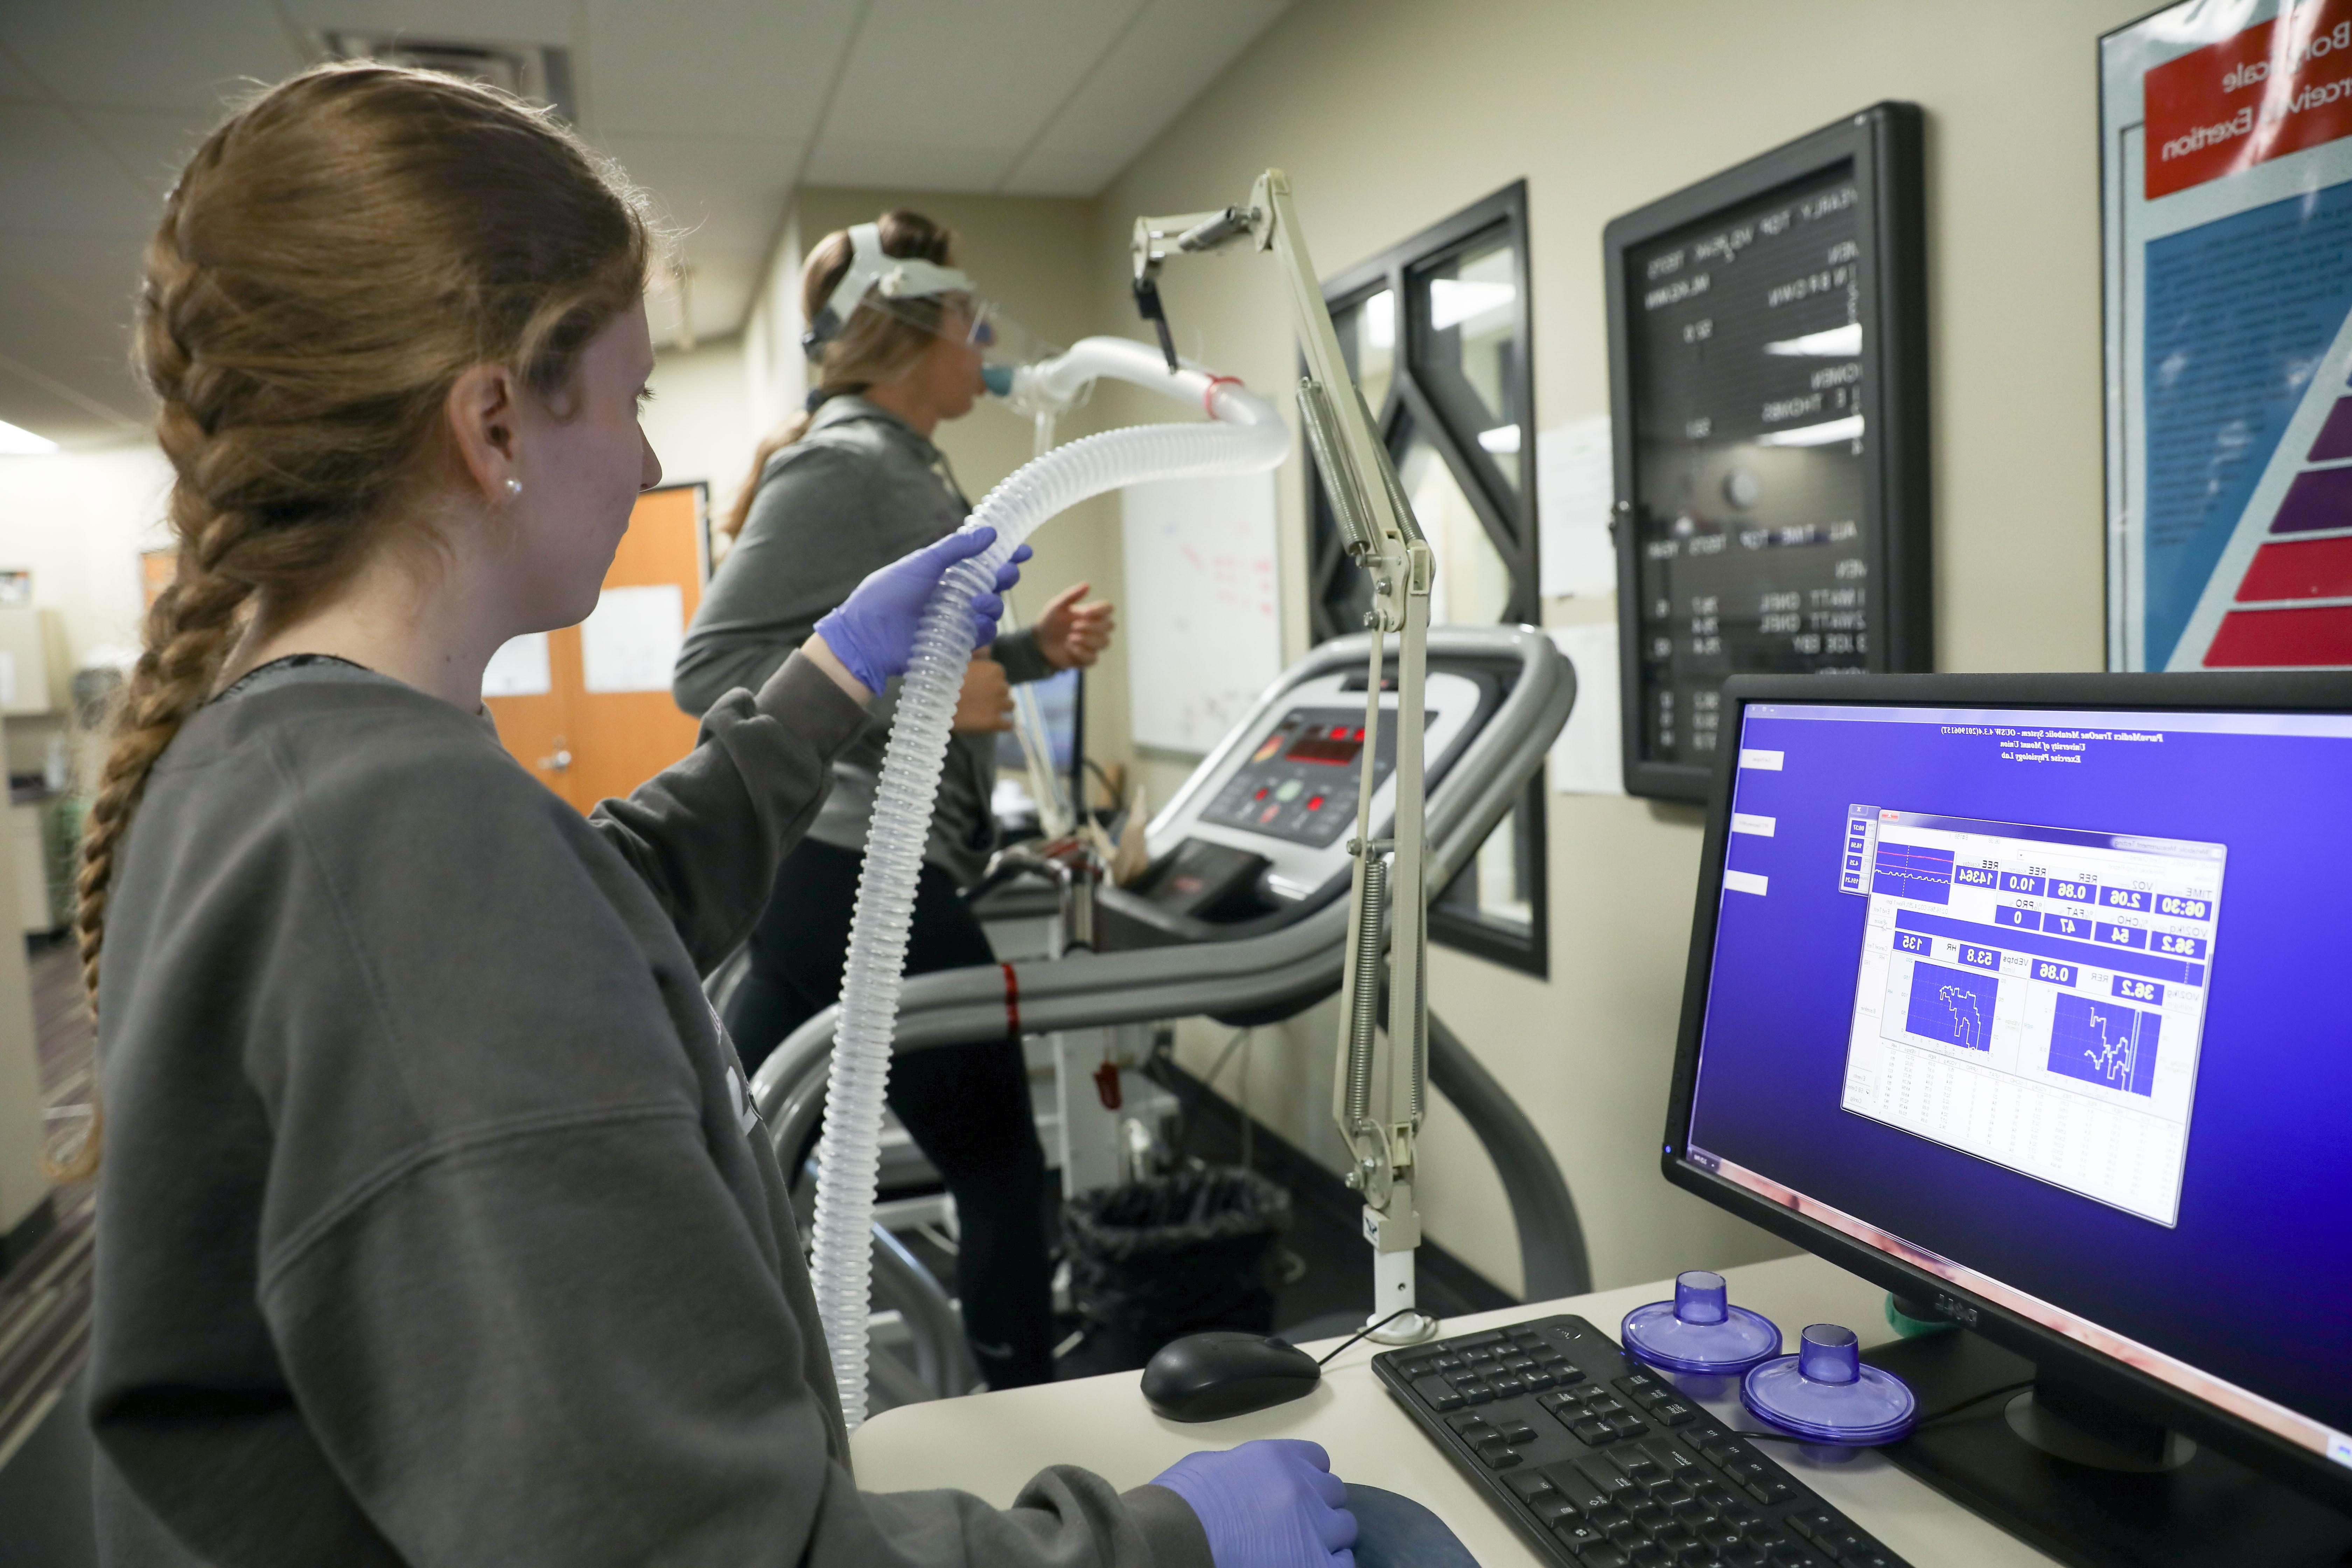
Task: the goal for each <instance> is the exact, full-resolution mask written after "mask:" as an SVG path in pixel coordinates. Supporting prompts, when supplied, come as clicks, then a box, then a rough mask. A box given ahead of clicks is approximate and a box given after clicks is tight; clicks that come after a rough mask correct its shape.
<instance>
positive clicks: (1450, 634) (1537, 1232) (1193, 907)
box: [709, 626, 1591, 1402]
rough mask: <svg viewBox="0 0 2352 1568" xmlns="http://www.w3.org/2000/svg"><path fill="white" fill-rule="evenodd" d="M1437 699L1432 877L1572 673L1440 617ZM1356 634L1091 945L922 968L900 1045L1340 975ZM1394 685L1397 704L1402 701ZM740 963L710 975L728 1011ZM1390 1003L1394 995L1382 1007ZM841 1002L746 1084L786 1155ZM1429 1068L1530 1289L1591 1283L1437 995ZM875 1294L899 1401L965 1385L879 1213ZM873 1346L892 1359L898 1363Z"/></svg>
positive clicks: (811, 1106) (1544, 724)
mask: <svg viewBox="0 0 2352 1568" xmlns="http://www.w3.org/2000/svg"><path fill="white" fill-rule="evenodd" d="M1428 649H1429V654H1428V658H1429V675H1428V682H1427V689H1426V694H1425V706H1424V710H1423V711H1424V713H1425V715H1426V724H1427V740H1426V755H1427V758H1428V763H1427V781H1428V782H1427V786H1426V787H1427V793H1426V810H1427V822H1428V860H1429V879H1430V880H1429V885H1430V886H1431V887H1432V888H1439V889H1442V888H1444V886H1445V885H1446V884H1447V883H1448V882H1450V881H1451V880H1452V879H1453V878H1454V875H1455V874H1456V873H1457V872H1458V871H1460V870H1461V868H1463V867H1464V866H1465V865H1467V864H1468V863H1469V861H1470V859H1471V857H1472V856H1474V855H1475V853H1476V852H1477V849H1478V847H1479V846H1480V845H1481V844H1482V843H1484V842H1485V840H1486V836H1487V835H1488V834H1489V833H1490V832H1492V831H1493V830H1494V829H1495V828H1496V826H1498V825H1499V824H1500V823H1501V822H1502V821H1503V819H1504V818H1505V817H1506V816H1507V815H1508V814H1509V812H1510V810H1511V808H1512V807H1513V806H1514V805H1516V804H1517V802H1518V800H1519V799H1520V798H1521V797H1522V796H1523V795H1525V793H1526V790H1527V786H1528V781H1529V780H1530V779H1532V778H1533V777H1534V776H1535V775H1536V773H1537V771H1538V769H1539V768H1541V767H1542V765H1543V760H1544V755H1545V753H1546V752H1547V751H1549V748H1550V745H1551V743H1552V741H1553V739H1554V738H1555V737H1556V736H1557V735H1558V734H1559V730H1560V727H1561V726H1562V725H1563V724H1564V723H1565V722H1566V721H1567V720H1568V714H1569V710H1570V707H1571V706H1572V705H1573V703H1574V700H1575V695H1576V677H1575V673H1574V671H1573V670H1572V669H1571V668H1570V666H1569V663H1568V660H1567V659H1566V658H1564V657H1562V656H1561V654H1560V652H1559V648H1558V647H1557V646H1556V645H1555V644H1554V643H1553V642H1552V640H1551V638H1550V637H1548V636H1546V635H1545V634H1544V633H1543V632H1541V631H1539V630H1538V629H1537V628H1535V627H1532V626H1491V627H1483V626H1482V627H1474V626H1436V627H1433V628H1431V630H1430V632H1429V642H1428ZM1370 651H1371V646H1370V640H1369V637H1366V636H1363V635H1359V636H1354V637H1339V638H1335V639H1334V640H1332V641H1330V642H1327V643H1325V644H1323V645H1322V646H1321V647H1318V648H1316V649H1315V650H1314V651H1312V652H1311V653H1309V654H1308V655H1307V657H1306V658H1303V659H1301V660H1299V661H1298V662H1297V664H1295V665H1293V666H1292V667H1291V668H1288V669H1287V670H1286V671H1284V672H1283V674H1282V675H1281V676H1280V677H1279V678H1277V679H1276V680H1275V682H1274V683H1273V684H1272V685H1271V686H1269V687H1268V688H1267V689H1265V692H1264V694H1262V695H1261V696H1260V697H1259V699H1258V700H1257V702H1256V704H1255V706H1254V707H1253V708H1252V709H1251V710H1250V712H1249V714H1248V716H1247V717H1245V718H1244V719H1243V720H1242V721H1241V722H1240V723H1238V724H1236V725H1235V726H1234V728H1233V730H1232V731H1229V732H1228V733H1227V734H1226V736H1225V738H1224V739H1223V741H1222V742H1220V743H1219V744H1218V746H1217V748H1216V749H1215V750H1214V751H1213V752H1211V753H1210V754H1209V756H1208V757H1207V758H1206V759H1205V760H1204V761H1203V762H1202V763H1201V765H1200V766H1199V767H1198V768H1196V769H1195V770H1194V771H1193V773H1192V777H1191V778H1190V779H1188V780H1187V781H1186V782H1185V784H1184V785H1183V787H1182V788H1181V790H1179V791H1178V793H1177V795H1176V796H1175V798H1174V799H1173V800H1171V801H1170V802H1169V804H1168V805H1167V806H1166V807H1165V809H1163V810H1162V811H1160V814H1159V815H1158V816H1155V817H1154V818H1153V819H1152V821H1151V823H1150V826H1149V827H1148V828H1147V829H1146V834H1145V837H1146V847H1147V849H1148V851H1149V855H1150V861H1149V864H1148V866H1147V868H1146V870H1145V871H1144V873H1143V875H1142V876H1141V877H1140V878H1139V879H1137V881H1136V882H1135V883H1134V884H1133V885H1132V886H1130V887H1127V888H1117V887H1111V886H1108V885H1107V886H1104V887H1103V888H1101V889H1099V890H1097V893H1096V895H1095V898H1096V907H1095V947H1094V949H1093V950H1092V951H1086V950H1080V951H1075V952H1067V953H1066V954H1064V955H1063V956H1060V957H1057V958H1046V959H1034V960H1028V961H1015V962H1013V963H1006V964H989V965H985V966H975V967H972V968H968V969H958V970H948V971H943V972H940V973H930V974H921V975H915V976H911V977H909V978H908V980H907V982H906V984H905V988H904V990H903V992H902V994H901V995H900V999H899V1005H898V1027H897V1033H896V1040H895V1048H896V1049H897V1050H899V1051H912V1050H921V1049H925V1048H927V1047H934V1046H943V1045H956V1044H963V1043H966V1042H974V1041H982V1040H990V1039H1002V1038H1003V1037H1005V1035H1006V1034H1007V1032H1008V1031H1012V1032H1016V1033H1020V1034H1024V1035H1027V1034H1044V1033H1049V1032H1055V1031H1064V1030H1076V1029H1088V1028H1100V1027H1105V1026H1117V1025H1122V1024H1137V1023H1144V1022H1150V1021H1155V1020H1164V1019H1171V1018H1182V1017H1195V1016H1205V1017H1208V1018H1212V1019H1215V1020H1217V1021H1219V1022H1221V1023H1224V1024H1227V1025H1231V1026H1235V1027H1243V1026H1258V1025H1265V1024H1271V1023H1276V1022H1279V1021H1281V1020H1283V1019H1286V1018H1290V1017H1293V1016H1297V1014H1299V1013H1302V1012H1304V1011H1306V1010H1307V1008H1309V1007H1311V1006H1313V1005H1316V1004H1317V1003H1318V1002H1320V1001H1322V1000H1323V999H1324V998H1326V997H1328V996H1330V995H1333V994H1336V993H1337V992H1338V991H1339V981H1340V967H1341V963H1342V961H1343V957H1344V953H1345V949H1346V941H1347V929H1346V928H1347V917H1348V897H1347V894H1348V887H1349V872H1350V862H1349V855H1348V852H1347V840H1348V838H1349V836H1350V834H1351V833H1352V831H1353V828H1354V825H1355V820H1356V791H1357V788H1358V786H1359V778H1360V772H1359V768H1360V755H1361V742H1362V733H1363V731H1362V725H1363V718H1364V706H1365V687H1366V685H1367V683H1368V681H1369V679H1370V676H1369V668H1368V667H1369V663H1370ZM1395 705H1396V699H1395V697H1394V695H1393V692H1392V690H1391V692H1390V693H1389V694H1388V695H1385V696H1384V697H1383V706H1384V708H1385V709H1387V710H1389V711H1390V712H1393V711H1394V709H1395ZM1395 732H1396V731H1395V726H1394V725H1393V724H1392V723H1387V722H1383V723H1382V724H1381V727H1380V731H1379V734H1380V745H1381V752H1382V753H1383V754H1381V755H1379V756H1377V757H1376V760H1375V761H1376V769H1377V778H1378V781H1379V782H1378V784H1377V786H1376V793H1375V795H1374V796H1373V802H1372V806H1373V810H1372V816H1373V820H1374V821H1375V822H1376V823H1379V824H1380V825H1381V826H1380V828H1379V829H1378V831H1380V832H1381V833H1383V834H1385V833H1386V832H1388V831H1389V826H1388V825H1389V823H1390V822H1391V821H1392V820H1393V806H1392V803H1393V797H1394V791H1395V781H1394V779H1393V777H1392V775H1391V763H1390V759H1389V757H1388V756H1387V755H1386V754H1385V753H1386V752H1387V751H1388V748H1389V747H1390V746H1391V744H1392V743H1393V737H1394V735H1395ZM740 973H741V969H740V963H730V964H727V965H722V966H721V967H720V969H719V970H718V971H716V972H714V973H713V974H712V975H711V977H710V981H709V990H710V992H711V994H712V1000H713V1002H714V1005H718V1006H719V1008H720V1010H721V1011H722V1012H723V1011H724V1008H725V1000H726V996H727V994H728V993H729V992H730V990H731V988H732V985H733V984H734V982H735V980H736V979H737V977H739V976H740ZM1385 1011H1386V1001H1385V997H1383V1000H1382V1012H1383V1016H1385ZM837 1016H838V1010H837V1008H831V1007H829V1008H827V1009H825V1010H824V1012H822V1013H820V1014H818V1015H817V1016H814V1017H813V1018H811V1019H810V1020H809V1021H808V1022H807V1023H805V1024H803V1026H801V1027H800V1028H798V1029H796V1030H795V1031H793V1034H792V1035H790V1036H789V1037H786V1038H785V1039H784V1040H783V1042H782V1044H780V1045H779V1046H778V1047H776V1049H775V1050H774V1052H773V1053H772V1054H771V1055H770V1056H769V1058H768V1059H767V1060H766V1061H765V1062H764V1063H762V1064H761V1068H760V1070H759V1072H758V1073H757V1075H755V1076H754V1078H753V1079H752V1083H751V1093H752V1098H753V1100H754V1102H755V1104H756V1105H757V1106H758V1109H759V1112H760V1115H761V1118H762V1120H763V1121H765V1122H766V1124H767V1128H768V1133H769V1137H770V1139H771V1140H772V1145H773V1147H774V1148H775V1150H776V1152H777V1156H778V1158H779V1159H780V1160H781V1161H782V1162H784V1163H785V1164H786V1166H787V1168H789V1167H790V1166H791V1164H792V1163H793V1161H795V1160H796V1159H797V1158H798V1157H799V1155H800V1152H802V1151H803V1149H805V1148H806V1147H807V1146H808V1143H809V1140H810V1138H811V1135H812V1134H813V1133H814V1131H815V1129H816V1126H817V1123H818V1120H819V1118H820V1116H821V1115H822V1112H823V1110H824V1092H825V1079H826V1075H827V1072H828V1070H829V1068H830V1065H831V1058H832V1048H833V1038H834V1030H835V1021H836V1019H837ZM1429 1078H1430V1081H1431V1083H1432V1084H1433V1085H1434V1086H1435V1087H1436V1088H1437V1089H1438V1090H1439V1091H1440V1092H1442V1093H1443V1094H1444V1096H1445V1097H1446V1099H1447V1100H1450V1101H1452V1102H1453V1104H1454V1107H1455V1109H1456V1110H1459V1111H1460V1112H1461V1113H1462V1115H1463V1117H1464V1119H1465V1121H1468V1122H1469V1123H1470V1125H1471V1127H1472V1129H1473V1130H1474V1131H1475V1132H1476V1133H1477V1135H1478V1137H1479V1139H1480V1141H1481V1142H1483V1143H1484V1144H1485V1146H1486V1151H1487V1153H1488V1155H1489V1157H1490V1158H1491V1159H1492V1160H1493V1161H1494V1163H1495V1166H1496V1172H1497V1173H1498V1174H1499V1175H1500V1176H1501V1178H1502V1183H1503V1187H1504V1191H1505V1193H1506V1194H1507V1197H1508V1199H1509V1202H1510V1205H1511V1211H1512V1217H1513V1219H1514V1220H1515V1222H1516V1223H1517V1229H1518V1237H1519V1250H1520V1257H1521V1265H1522V1271H1523V1275H1524V1279H1525V1286H1526V1290H1527V1293H1528V1299H1529V1300H1545V1299H1549V1298H1552V1297H1557V1296H1569V1295H1577V1294H1580V1293H1582V1292H1583V1291H1584V1290H1586V1289H1589V1288H1590V1282H1591V1275H1590V1272H1589V1268H1588V1265H1587V1261H1586V1257H1585V1249H1584V1240H1583V1235H1582V1231H1581V1228H1580V1226H1579V1224H1578V1221H1577V1216H1576V1209H1575V1205H1574V1204H1573V1202H1572V1201H1571V1200H1570V1196H1569V1193H1568V1187H1567V1184H1566V1183H1565V1182H1564V1181H1563V1180H1562V1179H1561V1177H1560V1174H1559V1167H1558V1165H1557V1164H1556V1163H1554V1162H1553V1160H1552V1158H1551V1154H1550V1152H1549V1149H1547V1148H1546V1147H1545V1145H1544V1143H1543V1141H1542V1138H1541V1136H1540V1135H1539V1134H1538V1132H1537V1131H1536V1129H1535V1127H1534V1124H1533V1123H1532V1122H1530V1121H1528V1118H1527V1116H1526V1114H1525V1112H1523V1111H1522V1110H1520V1109H1519V1107H1518V1106H1517V1103H1516V1102H1515V1101H1514V1100H1512V1099H1511V1097H1510V1096H1509V1095H1508V1093H1507V1092H1506V1091H1505V1090H1504V1089H1503V1087H1502V1086H1501V1084H1500V1083H1498V1082H1497V1081H1496V1079H1495V1078H1494V1077H1493V1075H1491V1074H1490V1073H1488V1072H1487V1071H1486V1068H1484V1067H1483V1066H1481V1065H1480V1064H1479V1062H1478V1061H1477V1059H1476V1058H1475V1057H1473V1056H1472V1055H1471V1054H1470V1053H1469V1051H1468V1050H1467V1049H1466V1048H1465V1047H1464V1046H1463V1044H1462V1042H1461V1041H1460V1039H1459V1038H1458V1037H1455V1036H1454V1033H1453V1031H1452V1030H1451V1029H1449V1028H1447V1027H1446V1026H1445V1025H1444V1022H1443V1021H1442V1020H1441V1019H1440V1018H1439V1017H1438V1016H1436V1015H1435V1014H1434V1013H1432V1014H1431V1016H1430V1020H1429ZM875 1265H876V1273H875V1285H874V1289H875V1296H876V1301H877V1309H878V1308H880V1307H881V1306H882V1305H883V1304H884V1303H885V1302H886V1301H887V1304H888V1305H889V1306H891V1307H894V1308H896V1309H897V1310H898V1311H899V1312H900V1314H901V1317H902V1321H903V1322H904V1324H905V1327H906V1330H907V1331H908V1334H909V1335H910V1337H911V1339H912V1341H913V1346H914V1350H915V1362H916V1369H917V1377H918V1379H919V1383H920V1384H921V1385H922V1386H921V1387H920V1388H919V1389H918V1388H916V1387H911V1386H909V1387H902V1388H897V1389H892V1390H889V1391H888V1392H889V1393H890V1394H892V1395H893V1396H894V1398H895V1400H896V1401H897V1402H905V1401H906V1400H908V1399H909V1398H924V1397H939V1396H941V1395H944V1394H958V1393H962V1392H964V1391H965V1390H966V1389H968V1388H969V1387H970V1386H971V1383H972V1381H973V1380H972V1379H971V1375H970V1369H971V1363H970V1358H969V1353H968V1352H966V1351H965V1349H964V1345H963V1331H962V1324H961V1320H960V1318H959V1317H958V1315H957V1313H956V1312H955V1310H954V1309H953V1307H952V1305H951V1304H950V1302H949V1300H948V1299H947V1296H946V1294H945V1292H944V1291H943V1290H941V1289H940V1287H939V1286H938V1283H937V1282H936V1281H935V1280H933V1279H932V1278H931V1276H930V1274H929V1271H928V1270H926V1269H924V1268H922V1266H921V1265H920V1264H919V1262H917V1261H916V1260H915V1259H914V1258H913V1257H912V1256H911V1254H909V1253H908V1252H907V1251H906V1249H905V1248H904V1247H902V1246H900V1245H899V1244H898V1242H897V1241H896V1240H895V1239H894V1238H891V1237H889V1236H888V1235H887V1232H884V1231H881V1230H880V1228H879V1227H878V1226H877V1240H876V1255H875ZM890 1361H891V1358H889V1357H887V1356H883V1357H877V1358H876V1361H875V1365H876V1367H877V1375H878V1376H879V1377H883V1378H887V1377H891V1376H894V1375H896V1370H895V1369H894V1368H893V1367H892V1366H891V1365H889V1364H887V1363H890Z"/></svg>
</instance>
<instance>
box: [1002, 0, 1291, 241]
mask: <svg viewBox="0 0 2352 1568" xmlns="http://www.w3.org/2000/svg"><path fill="white" fill-rule="evenodd" d="M1288 5H1289V0H1153V3H1152V5H1151V8H1150V10H1149V11H1147V12H1146V13H1145V14H1144V15H1143V16H1142V18H1141V19H1140V20H1139V21H1138V22H1137V23H1136V25H1135V26H1133V27H1131V28H1129V31H1128V34H1127V36H1126V37H1123V38H1121V39H1120V40H1119V42H1118V47H1116V48H1114V49H1113V50H1112V51H1111V52H1110V54H1109V55H1108V57H1107V58H1105V59H1104V60H1103V62H1102V64H1101V65H1100V66H1098V67H1097V68H1096V70H1095V72H1094V74H1093V75H1092V76H1090V77H1089V78H1087V81H1086V83H1085V85H1083V86H1081V87H1080V88H1079V89H1077V91H1076V93H1075V94H1073V95H1072V96H1071V98H1070V100H1068V101H1067V102H1066V103H1065V104H1064V105H1062V107H1061V111H1060V112H1059V113H1058V114H1056V115H1055V117H1054V120H1053V122H1052V123H1051V124H1049V125H1048V126H1047V127H1046V128H1045V132H1044V134H1043V135H1041V136H1039V137H1038V138H1037V142H1036V145H1035V146H1034V147H1033V148H1032V149H1030V152H1029V153H1028V155H1027V156H1026V157H1025V158H1024V159H1023V160H1022V161H1021V163H1020V165H1019V166H1018V167H1017V168H1015V169H1013V171H1012V172H1011V174H1010V175H1009V176H1008V177H1007V179H1006V180H1005V182H1004V185H1003V188H1004V190H1006V191H1007V192H1009V193H1013V194H1016V195H1055V196H1090V195H1094V194H1095V193H1096V192H1097V191H1099V190H1100V189H1102V187H1103V186H1104V185H1106V184H1108V183H1109V182H1110V179H1111V177H1112V176H1113V175H1115V174H1118V172H1119V171H1120V170H1121V169H1123V168H1125V167H1127V165H1128V163H1129V162H1130V161H1131V160H1132V159H1133V158H1134V157H1135V155H1136V154H1137V153H1140V152H1142V151H1143V149H1144V148H1146V147H1147V146H1149V145H1150V143H1151V139H1152V138H1153V137H1155V136H1157V135H1159V134H1160V132H1162V131H1164V130H1166V129H1167V128H1168V125H1169V123H1170V122H1171V121H1173V120H1174V119H1175V118H1176V116H1177V115H1178V114H1179V113H1181V111H1182V110H1183V108H1184V106H1185V105H1186V104H1188V103H1190V102H1192V100H1193V99H1195V98H1197V97H1199V96H1200V94H1201V93H1202V90H1203V89H1206V88H1207V87H1208V85H1209V84H1210V83H1211V82H1213V81H1214V80H1215V79H1217V77H1218V76H1219V75H1220V74H1221V73H1222V72H1223V70H1224V68H1226V67H1227V66H1228V65H1231V64H1232V63H1233V61H1234V58H1235V57H1237V56H1238V55H1240V53H1241V52H1242V51H1243V50H1244V49H1245V48H1247V47H1249V45H1250V44H1251V43H1252V42H1253V41H1254V40H1255V38H1256V37H1257V36H1258V35H1259V34H1260V33H1263V32H1264V31H1265V29H1266V28H1267V27H1268V26H1271V25H1272V24H1273V22H1274V19H1275V18H1276V16H1280V15H1281V14H1282V13H1283V12H1284V11H1285V10H1286V9H1287V8H1288Z"/></svg>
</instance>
